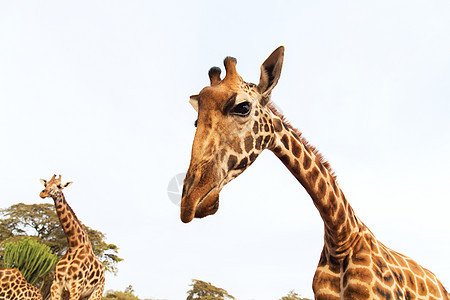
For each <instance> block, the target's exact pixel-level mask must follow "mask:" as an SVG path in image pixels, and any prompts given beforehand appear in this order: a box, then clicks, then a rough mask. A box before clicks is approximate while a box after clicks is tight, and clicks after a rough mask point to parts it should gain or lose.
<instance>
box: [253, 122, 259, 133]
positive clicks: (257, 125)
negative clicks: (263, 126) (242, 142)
mask: <svg viewBox="0 0 450 300" xmlns="http://www.w3.org/2000/svg"><path fill="white" fill-rule="evenodd" d="M253 132H254V133H255V134H257V133H258V132H259V124H258V121H255V123H254V124H253Z"/></svg>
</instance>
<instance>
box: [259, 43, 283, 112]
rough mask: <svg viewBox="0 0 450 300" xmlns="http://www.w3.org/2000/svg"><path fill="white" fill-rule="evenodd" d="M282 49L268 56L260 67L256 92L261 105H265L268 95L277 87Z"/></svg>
mask: <svg viewBox="0 0 450 300" xmlns="http://www.w3.org/2000/svg"><path fill="white" fill-rule="evenodd" d="M283 58H284V47H283V46H280V47H278V48H277V49H276V50H275V51H273V52H272V54H270V56H269V57H268V58H267V59H266V60H265V61H264V62H263V64H262V65H261V77H260V79H259V84H258V90H259V92H260V93H261V95H262V98H261V105H263V106H264V105H266V104H267V103H268V102H269V100H270V93H271V92H272V89H273V88H274V87H275V86H276V85H277V83H278V79H280V75H281V67H282V66H283Z"/></svg>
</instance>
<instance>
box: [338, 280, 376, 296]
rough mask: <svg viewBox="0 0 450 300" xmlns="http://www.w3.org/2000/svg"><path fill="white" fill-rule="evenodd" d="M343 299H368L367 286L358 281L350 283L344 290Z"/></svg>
mask: <svg viewBox="0 0 450 300" xmlns="http://www.w3.org/2000/svg"><path fill="white" fill-rule="evenodd" d="M343 296H344V299H370V291H369V288H368V287H367V286H365V285H362V284H359V283H353V282H352V283H350V284H349V285H348V286H347V287H346V288H345V290H344V295H343Z"/></svg>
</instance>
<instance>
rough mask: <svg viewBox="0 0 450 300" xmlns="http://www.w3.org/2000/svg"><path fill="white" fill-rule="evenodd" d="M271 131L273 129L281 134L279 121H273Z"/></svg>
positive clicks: (281, 128)
mask: <svg viewBox="0 0 450 300" xmlns="http://www.w3.org/2000/svg"><path fill="white" fill-rule="evenodd" d="M273 129H275V131H276V132H281V130H283V127H282V125H281V120H280V119H274V120H273Z"/></svg>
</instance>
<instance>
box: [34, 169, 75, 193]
mask: <svg viewBox="0 0 450 300" xmlns="http://www.w3.org/2000/svg"><path fill="white" fill-rule="evenodd" d="M41 183H42V184H43V185H44V187H45V188H44V189H43V190H42V192H41V193H40V194H39V196H40V197H41V198H46V197H52V196H54V195H56V194H57V193H59V192H61V191H62V189H64V188H66V187H68V186H69V185H71V184H72V182H67V183H65V184H61V175H59V178H56V175H53V177H52V178H51V179H50V180H49V181H47V180H45V179H41Z"/></svg>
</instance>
